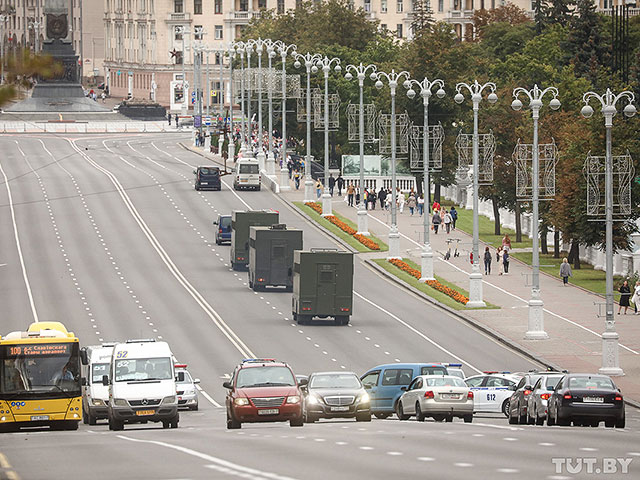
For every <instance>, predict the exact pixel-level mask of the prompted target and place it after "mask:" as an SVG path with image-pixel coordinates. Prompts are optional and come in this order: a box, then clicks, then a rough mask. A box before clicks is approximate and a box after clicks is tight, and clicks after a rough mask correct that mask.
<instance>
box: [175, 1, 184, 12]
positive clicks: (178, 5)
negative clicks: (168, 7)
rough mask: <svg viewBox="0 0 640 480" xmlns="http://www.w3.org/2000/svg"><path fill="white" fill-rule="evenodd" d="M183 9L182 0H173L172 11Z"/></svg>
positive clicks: (181, 10)
mask: <svg viewBox="0 0 640 480" xmlns="http://www.w3.org/2000/svg"><path fill="white" fill-rule="evenodd" d="M183 11H184V5H183V3H182V0H173V13H182V12H183Z"/></svg>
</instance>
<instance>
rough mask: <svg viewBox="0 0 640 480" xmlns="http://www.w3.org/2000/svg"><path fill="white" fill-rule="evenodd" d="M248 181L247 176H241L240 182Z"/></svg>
mask: <svg viewBox="0 0 640 480" xmlns="http://www.w3.org/2000/svg"><path fill="white" fill-rule="evenodd" d="M248 181H249V179H248V178H241V179H240V182H241V183H247V182H248Z"/></svg>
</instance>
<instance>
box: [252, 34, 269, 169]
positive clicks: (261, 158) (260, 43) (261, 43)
mask: <svg viewBox="0 0 640 480" xmlns="http://www.w3.org/2000/svg"><path fill="white" fill-rule="evenodd" d="M253 42H254V45H255V48H256V53H257V54H258V81H257V82H256V83H257V84H256V90H257V92H258V155H256V158H257V159H258V162H259V163H260V170H263V169H265V158H266V155H265V154H264V150H263V148H262V137H263V135H262V52H263V50H264V48H265V47H266V46H267V42H270V40H268V41H267V40H263V39H262V38H258V39H257V40H253Z"/></svg>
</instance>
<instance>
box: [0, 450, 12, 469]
mask: <svg viewBox="0 0 640 480" xmlns="http://www.w3.org/2000/svg"><path fill="white" fill-rule="evenodd" d="M0 468H11V464H10V463H9V460H7V457H5V455H4V453H2V452H0Z"/></svg>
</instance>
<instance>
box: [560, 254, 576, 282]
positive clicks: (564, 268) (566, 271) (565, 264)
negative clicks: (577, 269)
mask: <svg viewBox="0 0 640 480" xmlns="http://www.w3.org/2000/svg"><path fill="white" fill-rule="evenodd" d="M560 276H561V277H562V284H563V285H565V286H566V285H567V283H569V277H572V276H573V275H571V265H569V261H568V260H567V258H566V257H565V258H563V259H562V265H560Z"/></svg>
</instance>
